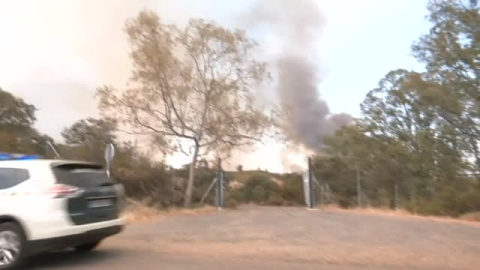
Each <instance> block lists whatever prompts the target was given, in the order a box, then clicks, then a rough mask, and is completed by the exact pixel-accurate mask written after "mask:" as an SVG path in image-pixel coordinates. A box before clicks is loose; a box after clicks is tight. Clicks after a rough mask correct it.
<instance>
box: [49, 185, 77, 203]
mask: <svg viewBox="0 0 480 270" xmlns="http://www.w3.org/2000/svg"><path fill="white" fill-rule="evenodd" d="M83 192H84V190H83V189H81V188H78V187H74V186H69V185H64V184H56V185H53V186H50V187H48V188H47V189H45V190H44V191H43V192H42V193H43V194H45V195H49V196H52V197H53V198H55V199H63V198H71V197H76V196H78V195H80V194H82V193H83Z"/></svg>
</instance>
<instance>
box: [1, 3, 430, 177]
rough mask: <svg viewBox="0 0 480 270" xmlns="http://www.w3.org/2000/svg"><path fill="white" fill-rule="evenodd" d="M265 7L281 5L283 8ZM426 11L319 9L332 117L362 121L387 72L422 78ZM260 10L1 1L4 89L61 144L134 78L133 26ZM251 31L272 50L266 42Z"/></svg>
mask: <svg viewBox="0 0 480 270" xmlns="http://www.w3.org/2000/svg"><path fill="white" fill-rule="evenodd" d="M261 1H270V2H271V3H272V5H274V4H275V0H261ZM292 1H294V0H292ZM426 2H427V1H426V0H388V1H386V0H363V1H361V0H343V1H335V0H318V3H319V5H320V6H321V8H322V10H323V12H324V14H325V19H326V26H325V33H324V35H323V38H322V40H321V41H320V42H319V44H318V50H319V55H320V57H319V59H318V62H319V64H320V66H321V68H322V74H323V77H324V79H323V82H322V83H321V84H320V85H319V90H320V92H321V95H322V97H323V98H324V99H326V100H327V102H328V103H329V105H330V108H331V110H332V111H333V112H336V113H339V112H347V113H350V114H353V115H359V104H360V102H362V100H363V99H364V97H365V94H366V93H367V92H368V91H369V90H371V89H372V88H374V87H375V86H376V85H377V83H378V81H379V79H381V78H382V77H383V76H384V75H385V74H386V73H387V72H388V71H390V70H392V69H396V68H406V69H416V70H420V69H421V65H419V64H418V63H416V61H415V60H414V59H413V58H412V57H411V56H410V45H411V44H412V42H413V41H414V40H416V39H417V38H418V37H419V36H420V35H421V34H424V33H426V32H427V31H428V29H429V24H428V22H427V21H426V20H425V15H426V14H427V11H426ZM252 3H254V0H243V1H242V0H235V1H225V0H177V1H168V0H156V1H155V0H124V1H122V0H69V1H65V0H42V1H35V0H31V1H26V0H0V33H1V37H2V39H1V42H0V87H2V88H3V89H4V90H7V91H10V92H13V93H14V94H15V95H18V96H20V97H22V98H24V99H25V100H26V101H27V102H29V103H33V104H34V105H35V106H37V108H38V109H39V110H38V112H37V118H38V121H37V127H38V129H39V130H40V131H42V132H45V133H47V134H49V135H51V136H53V137H54V138H57V139H58V138H59V133H60V132H61V130H62V129H63V128H64V127H65V126H68V125H70V124H71V123H72V122H73V121H75V120H78V119H81V118H85V117H88V116H95V114H96V103H95V101H94V99H93V94H94V92H95V89H96V87H97V86H100V85H102V84H113V85H117V86H120V87H121V86H123V85H124V84H125V82H126V80H127V79H128V76H129V72H130V65H129V60H128V56H127V53H128V47H127V44H126V41H125V40H126V39H125V34H124V32H123V25H124V21H125V19H126V18H129V17H133V16H135V14H136V13H137V12H138V11H139V10H140V9H142V8H144V7H147V8H151V9H154V10H156V11H157V12H158V13H159V14H160V15H161V17H162V18H164V20H165V21H167V22H171V23H180V24H181V23H185V22H186V21H187V20H188V19H189V18H190V17H204V18H207V19H214V20H216V21H218V22H219V23H221V24H223V25H226V26H229V27H235V26H238V14H240V13H242V12H245V10H248V8H249V7H250V6H251V5H252ZM249 31H250V33H251V35H252V36H254V37H255V38H257V39H259V40H260V41H261V42H263V44H266V45H265V46H269V45H268V44H269V43H268V35H264V33H263V32H262V31H255V29H249ZM312 57H314V56H312ZM272 149H273V148H272V147H271V146H270V148H269V147H265V148H264V149H263V150H260V152H259V154H258V155H267V153H270V154H271V153H272ZM275 149H276V150H275V151H280V148H278V147H277V148H275ZM252 164H253V163H252ZM246 167H248V164H247V165H246ZM265 167H268V168H269V169H270V170H278V168H279V165H278V162H273V161H272V162H271V164H266V165H265Z"/></svg>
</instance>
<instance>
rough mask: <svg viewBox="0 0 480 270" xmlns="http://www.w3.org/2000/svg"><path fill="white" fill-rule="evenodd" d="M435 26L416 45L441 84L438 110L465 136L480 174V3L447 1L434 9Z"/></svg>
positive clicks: (433, 3)
mask: <svg viewBox="0 0 480 270" xmlns="http://www.w3.org/2000/svg"><path fill="white" fill-rule="evenodd" d="M428 9H429V11H430V15H429V20H430V22H431V23H432V24H433V27H432V29H431V31H430V33H429V34H427V35H425V36H423V37H422V38H421V39H420V40H419V41H418V42H416V43H415V44H414V45H413V47H412V48H413V52H414V55H415V56H416V58H417V59H418V60H420V61H421V62H423V63H425V64H426V67H427V70H428V72H427V77H428V79H429V80H431V81H433V82H437V83H438V84H437V97H438V98H437V99H436V100H434V103H433V105H435V109H436V111H437V113H438V116H439V117H441V118H442V119H443V120H444V121H446V122H447V123H448V124H449V125H450V129H451V130H452V131H454V132H458V133H459V135H460V136H461V140H460V141H461V142H462V143H461V144H458V147H459V148H461V149H462V150H463V151H464V154H465V155H468V156H472V157H473V158H474V159H475V166H476V171H480V149H479V145H478V142H479V140H480V128H479V123H480V98H479V96H480V5H479V4H478V1H462V0H449V1H446V0H443V1H431V2H430V3H429V5H428Z"/></svg>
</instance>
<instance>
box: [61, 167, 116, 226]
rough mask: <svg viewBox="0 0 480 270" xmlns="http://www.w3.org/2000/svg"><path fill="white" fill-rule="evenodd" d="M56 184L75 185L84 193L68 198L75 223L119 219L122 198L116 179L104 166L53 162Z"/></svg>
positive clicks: (68, 207) (68, 205)
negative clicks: (119, 196)
mask: <svg viewBox="0 0 480 270" xmlns="http://www.w3.org/2000/svg"><path fill="white" fill-rule="evenodd" d="M52 170H53V173H54V175H55V178H56V181H57V184H61V185H68V186H72V187H76V188H78V189H80V190H83V192H79V193H78V194H76V195H75V196H72V197H69V198H67V211H68V214H69V216H70V219H71V220H72V222H73V223H74V224H75V225H85V224H90V223H96V222H102V221H108V220H113V219H117V218H118V217H119V212H120V209H119V198H118V193H117V189H116V188H115V182H114V181H112V180H111V179H110V178H108V176H107V174H106V172H105V170H104V168H103V166H101V165H98V164H91V163H80V162H78V163H75V162H59V163H53V164H52Z"/></svg>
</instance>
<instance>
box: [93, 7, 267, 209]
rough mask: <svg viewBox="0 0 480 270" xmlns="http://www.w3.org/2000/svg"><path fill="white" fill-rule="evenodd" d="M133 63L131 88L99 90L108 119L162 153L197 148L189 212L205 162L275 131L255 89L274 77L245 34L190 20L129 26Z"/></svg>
mask: <svg viewBox="0 0 480 270" xmlns="http://www.w3.org/2000/svg"><path fill="white" fill-rule="evenodd" d="M126 32H127V34H128V40H129V42H130V47H131V52H130V56H131V58H132V61H133V76H132V78H131V80H130V84H129V85H130V87H129V88H128V89H124V90H120V89H115V88H113V87H110V86H104V87H101V88H99V89H98V96H99V98H100V109H101V111H102V112H103V114H104V115H107V116H110V117H112V118H115V119H118V120H119V124H120V126H121V128H122V129H123V130H127V131H129V132H132V133H136V134H147V135H150V137H151V138H152V139H153V140H154V141H155V142H156V143H157V146H159V147H161V148H167V147H168V148H169V149H171V150H173V151H183V152H185V153H187V150H185V149H184V147H185V145H190V146H192V147H193V148H192V149H193V155H192V162H191V165H192V166H190V167H189V168H190V171H189V179H188V184H187V187H186V191H185V202H184V204H185V206H186V207H189V206H190V204H191V196H192V190H193V186H194V177H195V168H196V163H197V160H198V158H199V156H202V155H207V154H209V153H212V151H217V152H219V151H222V152H228V151H229V150H230V149H231V148H232V147H235V146H239V145H244V144H250V143H252V142H254V141H258V140H260V139H261V138H262V137H263V136H264V132H265V130H266V128H268V127H269V126H270V125H271V121H270V118H269V117H268V115H267V114H266V111H265V110H264V109H263V108H261V107H260V106H259V104H257V102H256V100H255V96H254V92H253V91H254V89H255V88H257V89H258V88H259V87H260V86H261V85H262V84H263V83H264V82H265V81H266V79H267V78H268V74H267V72H266V64H265V63H262V62H258V61H256V60H255V58H254V55H253V53H254V49H255V47H256V43H255V42H254V41H252V40H250V39H248V38H247V37H246V36H245V33H244V32H242V31H238V30H236V31H231V30H228V29H226V28H223V27H221V26H219V25H217V24H215V23H214V22H207V21H204V20H198V19H195V20H191V21H190V22H189V23H188V25H187V26H186V27H185V28H178V27H176V26H173V25H166V24H164V23H162V22H161V20H160V18H159V17H158V16H157V14H155V13H154V12H150V11H143V12H141V13H139V14H138V16H137V17H136V18H134V19H131V20H128V21H127V23H126Z"/></svg>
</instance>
